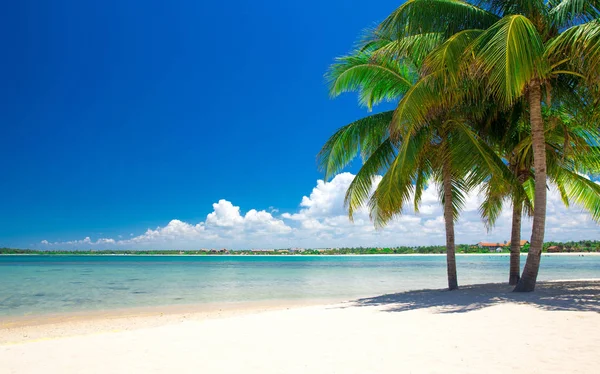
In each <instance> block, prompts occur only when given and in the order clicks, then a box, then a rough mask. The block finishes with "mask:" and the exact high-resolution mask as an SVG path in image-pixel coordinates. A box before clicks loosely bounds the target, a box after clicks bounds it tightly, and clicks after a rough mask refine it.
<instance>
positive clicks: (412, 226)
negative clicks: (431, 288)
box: [41, 173, 599, 249]
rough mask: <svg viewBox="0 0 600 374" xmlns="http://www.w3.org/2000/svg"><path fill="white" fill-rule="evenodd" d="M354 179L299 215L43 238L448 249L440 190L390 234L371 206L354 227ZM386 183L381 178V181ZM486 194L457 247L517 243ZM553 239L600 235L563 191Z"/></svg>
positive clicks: (231, 213)
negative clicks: (490, 222)
mask: <svg viewBox="0 0 600 374" xmlns="http://www.w3.org/2000/svg"><path fill="white" fill-rule="evenodd" d="M353 178H354V175H352V174H350V173H342V174H339V175H337V176H336V177H335V178H333V180H332V181H331V182H328V183H326V182H324V181H322V180H319V181H317V185H316V186H315V187H314V188H313V190H312V191H311V193H310V194H309V195H308V196H304V197H302V199H300V204H299V207H298V209H297V210H296V211H293V212H283V213H281V214H279V215H277V214H278V213H279V211H278V210H277V209H275V208H273V207H269V211H265V210H256V209H250V210H248V211H247V212H246V213H245V214H242V211H241V208H240V207H239V206H235V205H233V203H232V202H230V201H227V200H219V201H218V202H217V203H214V204H213V207H212V208H213V210H212V212H210V213H209V214H208V215H207V216H206V219H205V220H204V221H202V222H198V223H189V222H183V221H181V220H178V219H173V220H171V221H169V222H168V223H167V224H166V225H165V226H162V227H157V228H155V229H148V230H147V231H146V232H144V233H142V234H139V235H133V234H130V237H129V238H127V239H121V238H118V239H116V240H115V239H111V238H100V239H97V240H95V241H93V240H91V239H90V237H86V238H84V239H82V240H73V241H66V242H49V241H47V240H43V241H42V242H41V244H42V245H44V246H46V247H72V248H134V249H136V248H137V249H142V248H165V249H198V248H220V247H226V248H236V249H242V248H287V247H317V248H321V247H342V246H352V247H356V246H399V245H408V246H414V245H429V244H443V243H444V240H445V232H444V220H443V215H442V207H441V205H440V203H439V200H438V193H437V191H438V187H437V186H436V185H435V184H431V185H429V186H428V187H427V188H426V190H425V191H424V193H423V196H422V203H421V206H420V208H419V211H418V212H415V211H414V209H413V207H412V205H410V206H408V207H407V208H406V210H405V211H404V212H403V214H402V215H401V216H399V217H397V218H396V219H394V220H393V221H391V222H390V223H389V224H388V225H387V226H386V227H385V228H384V229H381V230H375V228H374V227H373V224H372V222H371V221H370V219H369V214H368V211H367V210H366V209H361V210H359V211H358V212H357V213H356V215H355V216H354V221H353V222H350V220H349V219H348V216H347V213H346V211H345V208H344V196H345V192H346V189H347V188H348V185H349V184H350V183H351V182H352V180H353ZM375 182H376V183H379V180H376V181H375ZM481 200H482V199H481V196H479V195H478V194H477V193H472V194H470V195H468V196H467V197H466V204H465V209H464V211H463V212H462V214H461V218H460V219H459V221H458V222H457V224H456V227H455V229H456V239H457V242H458V243H476V242H478V241H481V240H486V241H504V240H509V239H510V231H511V230H510V225H511V213H512V210H511V207H510V204H507V206H506V207H505V209H504V210H503V211H502V213H501V215H500V218H499V219H498V221H497V224H496V227H495V228H494V229H493V230H492V231H490V232H488V231H487V230H486V228H485V226H484V224H483V223H482V221H481V218H480V216H479V205H480V204H481ZM547 212H548V217H547V229H546V233H547V234H546V238H547V240H579V239H587V238H597V236H598V233H599V229H598V226H597V224H596V223H595V222H594V221H593V220H592V219H591V218H590V216H589V215H588V214H587V213H586V212H585V211H583V210H582V209H581V208H579V207H577V206H571V208H569V209H567V208H566V207H565V206H564V205H563V204H562V201H561V199H560V196H559V194H558V192H557V191H556V190H554V189H551V190H550V191H549V194H548V207H547ZM530 235H531V221H530V220H529V219H527V218H525V219H524V220H523V230H522V237H523V238H524V239H528V238H529V236H530Z"/></svg>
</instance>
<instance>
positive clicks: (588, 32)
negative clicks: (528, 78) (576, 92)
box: [545, 19, 600, 82]
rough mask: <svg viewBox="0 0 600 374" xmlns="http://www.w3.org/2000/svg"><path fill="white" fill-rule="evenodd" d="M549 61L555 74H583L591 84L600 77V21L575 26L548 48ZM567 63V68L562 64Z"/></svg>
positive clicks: (554, 40)
mask: <svg viewBox="0 0 600 374" xmlns="http://www.w3.org/2000/svg"><path fill="white" fill-rule="evenodd" d="M545 54H546V56H547V59H548V60H549V61H550V62H551V63H553V65H554V66H555V69H554V72H555V73H556V72H562V73H567V74H581V75H583V76H584V77H586V78H587V80H588V81H590V82H598V78H599V77H600V20H598V19H595V20H592V21H590V22H587V23H584V24H581V25H577V26H573V27H571V28H569V29H567V30H565V31H564V32H562V33H561V34H560V35H558V36H557V37H556V38H554V39H553V40H551V41H550V42H549V43H548V45H547V46H546V53H545ZM563 61H564V62H566V67H564V66H563V65H562V64H561V63H562V62H563Z"/></svg>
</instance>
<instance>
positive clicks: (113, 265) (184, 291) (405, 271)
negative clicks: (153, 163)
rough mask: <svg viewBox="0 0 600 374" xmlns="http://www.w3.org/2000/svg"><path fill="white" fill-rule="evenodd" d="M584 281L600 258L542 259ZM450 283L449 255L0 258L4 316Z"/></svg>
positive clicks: (480, 258) (491, 267) (481, 277)
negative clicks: (448, 273) (447, 275)
mask: <svg viewBox="0 0 600 374" xmlns="http://www.w3.org/2000/svg"><path fill="white" fill-rule="evenodd" d="M521 263H522V265H523V264H524V263H525V256H523V257H522V260H521ZM457 264H458V265H457V266H458V276H459V284H474V283H490V282H505V281H506V280H507V278H508V256H497V255H490V256H488V255H465V256H458V257H457ZM586 278H600V256H591V255H584V256H583V257H581V256H577V255H573V256H544V258H543V259H542V267H541V269H540V275H539V280H557V279H586ZM445 286H446V262H445V256H406V255H405V256H91V255H86V256H0V316H26V315H38V314H48V313H68V312H85V311H101V310H111V309H121V308H132V307H148V306H164V305H180V304H204V303H221V302H256V301H268V300H288V301H289V300H314V299H348V298H354V297H361V296H373V295H378V294H382V293H390V292H399V291H405V290H413V289H421V288H443V287H445Z"/></svg>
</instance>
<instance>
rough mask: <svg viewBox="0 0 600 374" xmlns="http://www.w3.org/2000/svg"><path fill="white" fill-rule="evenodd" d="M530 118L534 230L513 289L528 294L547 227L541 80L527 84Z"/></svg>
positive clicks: (536, 271) (532, 287) (537, 265)
mask: <svg viewBox="0 0 600 374" xmlns="http://www.w3.org/2000/svg"><path fill="white" fill-rule="evenodd" d="M529 119H530V122H531V135H532V148H533V167H534V169H535V197H534V200H533V204H534V205H533V228H532V231H531V241H530V242H531V246H530V248H529V254H528V255H527V262H525V268H524V269H523V276H522V277H521V279H520V280H519V283H518V284H517V287H515V289H514V290H515V291H516V292H531V291H533V290H534V289H535V282H536V280H537V275H538V271H539V269H540V259H541V256H542V246H543V244H544V231H545V228H546V141H545V139H544V121H543V119H542V93H541V88H540V81H539V80H537V79H534V80H533V81H532V82H531V84H530V85H529Z"/></svg>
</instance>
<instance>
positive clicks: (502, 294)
mask: <svg viewBox="0 0 600 374" xmlns="http://www.w3.org/2000/svg"><path fill="white" fill-rule="evenodd" d="M513 288H514V287H513V286H509V285H507V284H497V283H494V284H479V285H472V286H462V287H461V288H460V289H458V290H456V291H447V290H419V291H408V292H401V293H396V294H389V295H381V296H376V297H371V298H364V299H358V300H354V301H353V302H352V304H351V306H352V307H356V306H358V307H362V306H378V307H382V311H385V312H404V311H409V310H415V309H426V308H435V312H437V313H465V312H470V311H473V310H479V309H483V308H486V307H490V306H494V305H499V304H504V303H514V304H526V305H531V306H534V307H537V308H540V309H544V310H554V311H582V312H596V313H600V280H589V281H564V282H563V281H561V282H538V284H537V286H536V289H535V292H530V293H516V292H512V289H513ZM348 307H350V306H348Z"/></svg>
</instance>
